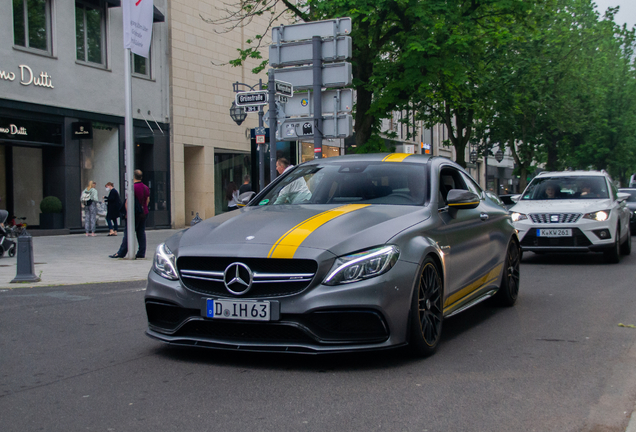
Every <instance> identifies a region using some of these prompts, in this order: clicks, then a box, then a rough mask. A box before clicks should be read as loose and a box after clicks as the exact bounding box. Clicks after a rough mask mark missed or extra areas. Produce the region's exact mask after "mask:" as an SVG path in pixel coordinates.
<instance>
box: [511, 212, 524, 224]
mask: <svg viewBox="0 0 636 432" xmlns="http://www.w3.org/2000/svg"><path fill="white" fill-rule="evenodd" d="M510 217H511V218H512V221H513V222H519V221H520V220H524V219H528V216H526V215H524V214H523V213H517V212H512V213H511V214H510Z"/></svg>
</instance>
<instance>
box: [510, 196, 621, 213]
mask: <svg viewBox="0 0 636 432" xmlns="http://www.w3.org/2000/svg"><path fill="white" fill-rule="evenodd" d="M612 206H613V202H612V200H611V199H605V198H602V199H587V200H582V199H576V200H537V201H519V202H518V203H517V204H515V205H514V206H512V207H511V208H510V212H518V213H524V214H527V213H591V212H596V211H599V210H608V209H611V208H612Z"/></svg>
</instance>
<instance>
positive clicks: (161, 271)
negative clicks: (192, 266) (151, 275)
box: [152, 243, 179, 280]
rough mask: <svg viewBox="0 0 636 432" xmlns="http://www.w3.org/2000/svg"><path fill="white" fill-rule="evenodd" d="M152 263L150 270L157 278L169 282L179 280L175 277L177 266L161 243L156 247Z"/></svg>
mask: <svg viewBox="0 0 636 432" xmlns="http://www.w3.org/2000/svg"><path fill="white" fill-rule="evenodd" d="M152 261H153V262H152V269H153V270H154V271H155V273H157V274H158V275H159V276H161V277H164V278H166V279H170V280H177V279H179V276H178V275H177V266H176V264H175V256H174V254H173V253H172V251H171V250H170V249H169V248H168V246H166V244H165V243H161V244H160V245H159V246H157V250H156V251H155V257H154V258H153V260H152Z"/></svg>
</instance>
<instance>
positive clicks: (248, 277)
mask: <svg viewBox="0 0 636 432" xmlns="http://www.w3.org/2000/svg"><path fill="white" fill-rule="evenodd" d="M253 279H254V274H253V273H252V270H250V268H249V267H248V266H246V265H245V264H243V263H240V262H235V263H232V264H230V265H229V266H227V267H226V268H225V271H224V272H223V283H224V284H225V288H227V290H228V291H229V292H230V293H232V294H234V295H241V294H245V293H246V292H248V291H249V290H250V288H251V287H252V281H253Z"/></svg>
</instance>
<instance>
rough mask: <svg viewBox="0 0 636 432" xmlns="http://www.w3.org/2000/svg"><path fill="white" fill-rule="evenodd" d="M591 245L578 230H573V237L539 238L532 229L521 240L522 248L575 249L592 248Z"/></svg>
mask: <svg viewBox="0 0 636 432" xmlns="http://www.w3.org/2000/svg"><path fill="white" fill-rule="evenodd" d="M591 244H592V242H590V240H589V239H588V238H587V236H586V235H585V234H583V231H581V230H580V229H578V228H572V237H537V230H536V229H530V230H528V233H527V234H526V235H525V237H524V238H523V240H521V246H546V247H549V246H556V247H568V246H570V247H574V246H590V245H591Z"/></svg>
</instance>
